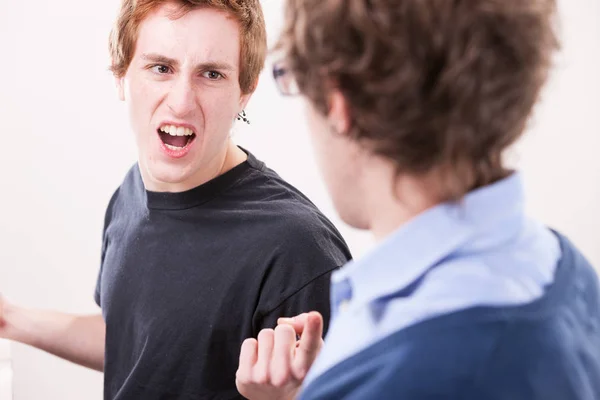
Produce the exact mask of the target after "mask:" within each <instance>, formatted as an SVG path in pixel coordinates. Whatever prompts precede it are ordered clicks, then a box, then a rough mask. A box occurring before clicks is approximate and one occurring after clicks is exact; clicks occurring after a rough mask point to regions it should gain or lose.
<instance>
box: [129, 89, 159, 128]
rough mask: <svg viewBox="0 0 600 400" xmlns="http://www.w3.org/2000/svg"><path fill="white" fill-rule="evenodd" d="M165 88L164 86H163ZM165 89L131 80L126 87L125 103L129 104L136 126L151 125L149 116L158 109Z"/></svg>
mask: <svg viewBox="0 0 600 400" xmlns="http://www.w3.org/2000/svg"><path fill="white" fill-rule="evenodd" d="M163 86H164V85H163ZM163 91H165V88H164V87H162V86H161V85H157V84H156V83H154V84H153V85H151V84H149V83H148V82H145V81H143V80H141V79H135V78H134V79H130V80H129V81H128V82H127V84H126V86H125V101H126V102H127V103H128V108H129V111H130V115H131V117H132V119H133V121H132V122H133V124H134V125H135V126H138V127H139V126H142V125H147V124H148V123H150V119H149V115H150V114H151V113H152V111H153V109H154V108H155V107H156V103H157V102H158V99H159V98H160V96H161V92H163Z"/></svg>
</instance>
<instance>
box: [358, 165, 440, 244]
mask: <svg viewBox="0 0 600 400" xmlns="http://www.w3.org/2000/svg"><path fill="white" fill-rule="evenodd" d="M372 163H374V165H373V166H371V167H370V168H365V171H369V172H368V173H366V174H365V175H364V177H363V185H362V186H363V190H362V192H363V193H365V201H364V203H363V204H365V211H366V212H365V218H366V221H365V222H366V224H367V226H368V227H369V230H370V231H371V233H372V234H373V236H374V238H375V240H376V241H377V242H380V241H381V240H383V239H384V238H385V237H387V236H388V235H390V234H391V233H392V232H394V231H396V230H397V229H399V228H400V227H402V226H403V225H404V224H406V223H407V222H408V221H410V220H411V219H413V218H414V217H416V216H417V215H419V214H421V213H422V212H424V211H426V210H428V209H429V208H432V207H434V206H435V205H437V204H439V201H438V200H436V199H435V198H434V197H433V196H431V195H429V194H428V190H427V185H426V184H425V183H424V182H425V181H423V180H422V179H419V178H417V177H414V176H404V175H401V176H397V175H396V173H395V169H394V167H393V165H392V164H391V163H389V162H387V161H384V160H380V159H374V160H373V161H372Z"/></svg>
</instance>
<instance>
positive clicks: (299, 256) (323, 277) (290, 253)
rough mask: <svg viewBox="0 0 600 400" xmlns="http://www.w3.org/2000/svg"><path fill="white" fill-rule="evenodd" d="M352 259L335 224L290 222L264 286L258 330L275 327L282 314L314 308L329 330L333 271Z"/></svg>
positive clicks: (255, 321)
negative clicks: (321, 316)
mask: <svg viewBox="0 0 600 400" xmlns="http://www.w3.org/2000/svg"><path fill="white" fill-rule="evenodd" d="M350 259H351V254H350V251H349V250H348V247H347V246H346V243H345V242H344V240H343V238H342V236H341V235H340V234H339V232H338V231H337V230H336V229H335V228H334V227H333V226H332V225H330V224H328V223H327V224H325V223H323V221H321V220H319V219H316V221H315V220H309V221H308V222H307V221H302V222H298V221H296V223H289V224H288V225H287V227H286V230H285V233H284V234H282V236H281V239H280V243H279V245H278V251H277V255H276V257H275V258H274V259H273V260H272V261H271V265H269V267H268V274H267V276H266V277H265V279H264V282H263V285H262V287H261V295H260V300H259V303H258V307H257V309H256V313H255V315H254V318H253V330H254V333H255V334H258V332H259V331H260V330H261V329H264V328H275V327H276V326H277V319H278V318H280V317H293V316H295V315H298V314H301V313H305V312H310V311H318V312H320V313H321V314H322V315H323V319H324V322H325V329H324V333H325V332H326V328H327V327H328V326H329V318H330V281H331V274H332V272H333V271H334V270H336V269H338V268H339V267H341V266H343V265H345V264H346V263H347V262H348V261H350Z"/></svg>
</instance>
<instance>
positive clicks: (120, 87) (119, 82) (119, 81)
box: [115, 76, 125, 101]
mask: <svg viewBox="0 0 600 400" xmlns="http://www.w3.org/2000/svg"><path fill="white" fill-rule="evenodd" d="M124 79H125V78H117V77H116V76H115V86H116V87H117V95H118V96H119V100H121V101H125V82H123V81H124Z"/></svg>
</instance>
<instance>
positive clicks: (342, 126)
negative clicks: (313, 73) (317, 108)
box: [327, 89, 350, 134]
mask: <svg viewBox="0 0 600 400" xmlns="http://www.w3.org/2000/svg"><path fill="white" fill-rule="evenodd" d="M327 120H328V121H329V124H330V125H331V127H332V128H333V129H334V130H335V131H336V132H337V133H338V134H346V133H347V132H348V129H350V113H349V112H348V103H347V102H346V99H345V98H344V96H343V95H342V93H340V91H339V90H337V89H334V90H333V91H331V93H330V94H329V113H328V114H327Z"/></svg>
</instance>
